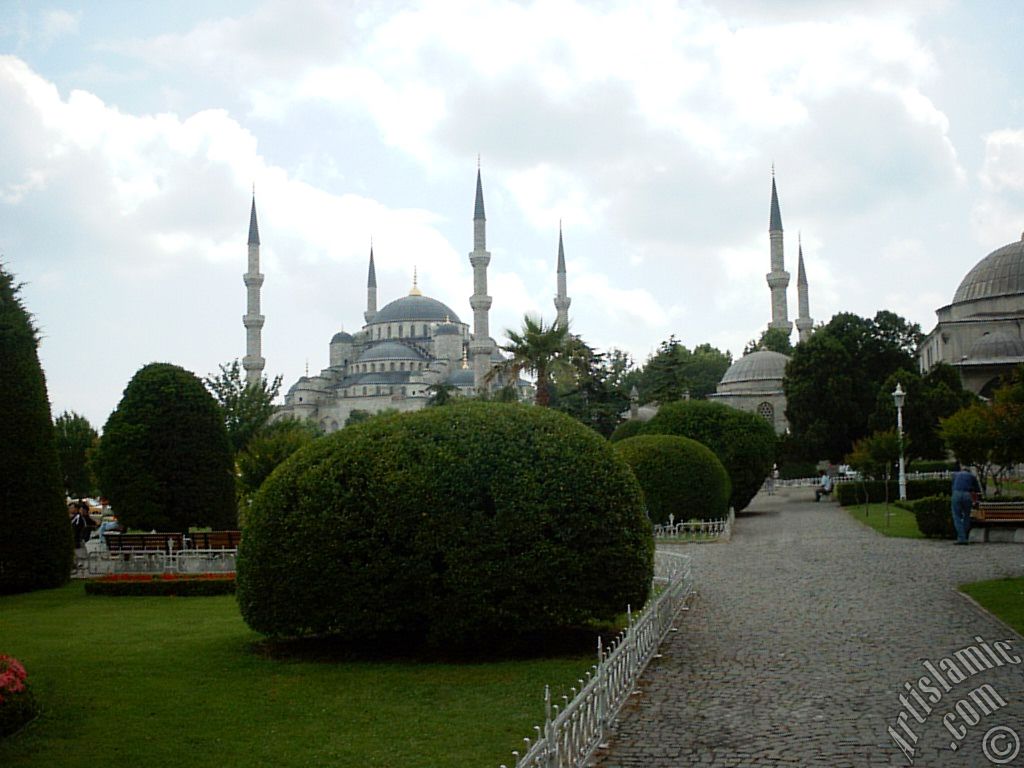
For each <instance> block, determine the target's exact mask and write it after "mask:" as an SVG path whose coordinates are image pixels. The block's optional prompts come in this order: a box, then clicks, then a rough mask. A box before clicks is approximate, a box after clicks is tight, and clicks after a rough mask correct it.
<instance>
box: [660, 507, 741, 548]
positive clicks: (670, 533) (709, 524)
mask: <svg viewBox="0 0 1024 768" xmlns="http://www.w3.org/2000/svg"><path fill="white" fill-rule="evenodd" d="M735 522H736V513H735V512H733V510H732V508H730V509H729V515H728V516H727V517H721V518H719V519H717V520H687V521H683V522H679V523H677V522H675V520H674V519H673V516H672V515H669V522H668V523H667V524H664V525H655V526H654V538H655V539H674V540H677V541H680V542H690V541H713V540H716V539H722V540H723V541H728V540H729V538H730V537H731V536H732V526H733V523H735ZM666 543H667V542H666Z"/></svg>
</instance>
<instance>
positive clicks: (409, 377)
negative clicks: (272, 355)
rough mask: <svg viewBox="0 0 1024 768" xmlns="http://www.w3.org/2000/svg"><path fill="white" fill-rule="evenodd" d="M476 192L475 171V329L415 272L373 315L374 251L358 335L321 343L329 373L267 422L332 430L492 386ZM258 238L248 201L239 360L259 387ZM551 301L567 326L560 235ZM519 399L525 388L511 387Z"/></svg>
mask: <svg viewBox="0 0 1024 768" xmlns="http://www.w3.org/2000/svg"><path fill="white" fill-rule="evenodd" d="M485 221H486V219H485V216H484V201H483V189H482V185H481V181H480V173H479V170H478V171H477V178H476V206H475V211H474V216H473V245H474V248H473V251H472V252H471V253H470V254H469V260H470V264H471V265H472V267H473V287H474V293H473V295H472V296H471V297H470V299H469V304H470V307H471V308H472V310H473V324H474V327H473V330H472V332H471V330H470V326H469V324H467V323H464V322H462V320H460V319H459V316H458V314H456V312H455V311H454V310H453V309H452V308H451V307H449V306H447V305H446V304H444V303H442V302H440V301H438V300H436V299H432V298H430V297H429V296H424V295H423V293H422V292H421V291H420V289H419V286H418V284H417V279H416V275H415V273H414V274H413V285H412V290H410V291H409V294H408V295H407V296H402V297H401V298H398V299H395V300H394V301H392V302H390V303H388V304H385V305H384V306H383V307H382V308H381V309H379V310H378V309H377V274H376V268H375V265H374V255H373V249H372V248H371V249H370V264H369V272H368V276H367V291H366V311H365V312H364V313H363V318H364V320H365V325H363V327H362V329H360V330H359V331H358V332H356V333H347V332H345V331H339V332H337V333H335V334H334V336H333V337H332V338H331V340H330V343H329V345H328V366H327V367H326V368H324V369H322V370H321V371H320V373H319V374H317V375H315V376H310V375H308V372H307V375H305V376H302V377H300V378H299V380H298V381H296V382H295V383H294V384H293V385H292V386H291V387H290V388H289V390H288V392H287V394H286V395H285V403H284V405H283V406H281V407H280V408H279V409H278V411H277V413H276V414H275V419H280V418H298V419H304V420H309V421H313V422H315V423H317V424H318V425H319V426H320V427H321V428H322V429H323V430H324V431H326V432H333V431H335V430H337V429H340V428H341V427H343V426H344V425H345V422H346V421H347V419H348V417H349V416H350V415H351V414H352V412H353V411H365V412H367V413H371V414H372V413H378V412H380V411H383V410H398V411H412V410H417V409H419V408H422V407H423V406H425V405H426V404H427V401H428V400H429V399H430V397H431V395H432V394H433V390H432V389H431V387H434V386H435V385H443V386H446V387H449V388H451V389H452V390H453V391H454V392H455V393H457V394H463V395H470V394H475V393H476V392H478V391H480V390H481V389H486V388H489V387H493V386H496V385H498V384H500V382H497V381H494V382H492V381H491V379H490V377H489V375H488V374H489V373H490V372H491V370H492V369H493V368H494V367H495V365H497V364H500V363H501V362H503V361H504V357H503V356H502V354H501V352H500V351H499V350H498V347H497V344H495V342H494V339H492V338H491V337H490V335H489V332H488V312H489V310H490V306H491V297H490V296H487V295H486V292H487V265H488V264H489V262H490V253H489V252H488V251H487V250H486V232H485ZM259 245H260V243H259V232H258V230H257V227H256V204H255V200H254V201H253V208H252V213H251V217H250V225H249V272H248V273H247V274H246V275H245V276H244V280H245V285H246V287H247V288H248V289H249V304H248V308H249V312H248V313H247V314H246V315H245V317H244V318H243V323H244V325H245V327H246V330H247V354H246V357H245V359H244V361H243V363H244V365H245V369H246V373H247V377H251V378H249V381H253V380H255V381H258V380H259V377H260V376H261V375H262V369H263V365H264V360H263V358H262V356H261V354H260V352H261V350H260V329H261V328H262V325H263V316H262V315H261V314H259V288H260V286H261V285H262V282H263V275H261V274H259ZM557 284H558V295H557V296H556V298H555V307H556V310H557V311H558V320H557V321H556V322H560V323H568V317H567V315H566V314H565V312H566V311H567V309H568V306H569V301H570V300H569V298H568V297H567V296H566V295H565V256H564V250H563V246H562V235H561V232H559V236H558V264H557ZM518 386H519V387H520V390H521V392H522V394H524V396H525V395H526V394H527V393H528V391H529V385H528V384H526V383H525V382H520V383H519V384H518Z"/></svg>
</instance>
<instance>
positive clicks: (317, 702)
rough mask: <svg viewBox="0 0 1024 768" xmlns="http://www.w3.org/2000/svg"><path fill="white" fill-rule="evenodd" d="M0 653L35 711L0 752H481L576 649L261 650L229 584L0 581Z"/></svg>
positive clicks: (515, 722)
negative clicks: (171, 588) (14, 664)
mask: <svg viewBox="0 0 1024 768" xmlns="http://www.w3.org/2000/svg"><path fill="white" fill-rule="evenodd" d="M0 616H2V620H0V653H9V654H12V655H14V656H16V657H18V658H19V659H21V660H22V661H23V662H24V663H25V666H26V668H27V670H28V674H29V682H30V683H31V685H32V688H33V690H34V692H35V694H36V697H37V699H38V700H39V701H40V702H41V704H42V706H43V708H44V712H43V714H42V716H41V717H40V718H39V719H37V720H36V721H35V722H33V723H32V724H31V725H29V726H28V728H26V729H25V730H24V731H22V732H21V733H19V734H18V735H16V736H14V737H11V738H8V739H6V740H3V741H0V765H3V766H5V768H18V767H21V766H48V767H53V768H64V767H67V768H77V767H78V766H81V768H94V766H96V765H104V764H112V765H145V766H147V767H150V768H161V767H162V766H168V767H170V766H174V767H175V768H179V767H180V766H181V765H183V764H184V765H189V766H190V768H205V767H207V766H209V768H225V766H236V765H238V766H247V767H248V766H268V767H269V766H274V768H279V767H281V768H286V767H287V766H320V765H324V766H332V768H345V767H346V766H359V767H360V768H373V767H375V766H380V767H383V766H437V765H445V766H474V767H475V768H478V767H479V766H487V765H492V766H497V765H498V764H499V763H501V762H506V763H507V762H509V760H510V757H511V750H512V749H516V748H519V747H521V745H522V743H523V742H522V739H523V737H524V736H530V735H532V733H533V726H534V725H535V724H538V723H539V722H540V720H541V718H542V716H543V693H544V685H545V684H546V683H550V684H551V686H552V693H553V694H561V693H562V692H563V690H566V691H567V690H568V688H569V686H570V685H574V684H575V680H576V679H577V678H578V677H580V676H582V673H583V672H584V671H585V670H586V669H588V668H589V666H590V664H591V663H592V658H591V656H590V655H587V656H582V655H571V656H567V657H564V658H551V659H541V660H528V661H500V662H489V663H474V664H450V663H416V662H413V661H363V662H359V661H345V662H332V663H326V662H323V661H316V660H308V659H296V658H291V659H287V660H275V659H273V658H270V657H269V656H268V655H267V654H265V653H259V652H256V651H255V650H254V647H255V646H256V644H257V643H258V641H260V639H261V638H260V636H259V635H257V634H255V633H254V632H252V631H251V630H249V629H248V628H247V627H246V626H245V624H244V623H243V622H242V619H241V616H240V615H239V612H238V608H237V605H236V603H235V601H234V597H232V596H224V597H196V598H173V597H171V598H159V597H152V598H151V597H139V598H109V597H90V596H86V595H85V594H84V591H83V587H82V584H81V583H75V584H71V585H69V586H66V587H62V588H60V589H55V590H46V591H41V592H36V593H32V594H28V595H15V596H8V597H0Z"/></svg>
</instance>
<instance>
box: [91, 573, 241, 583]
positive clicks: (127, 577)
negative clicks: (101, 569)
mask: <svg viewBox="0 0 1024 768" xmlns="http://www.w3.org/2000/svg"><path fill="white" fill-rule="evenodd" d="M234 578H235V572H234V571H223V572H220V573H111V574H108V575H106V576H101V577H100V578H99V579H97V581H102V582H111V581H142V582H147V581H210V580H214V581H216V580H228V581H233V580H234Z"/></svg>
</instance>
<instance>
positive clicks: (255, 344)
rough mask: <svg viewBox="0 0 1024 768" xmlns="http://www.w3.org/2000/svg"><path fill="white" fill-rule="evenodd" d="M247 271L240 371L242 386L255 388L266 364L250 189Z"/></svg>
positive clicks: (257, 233)
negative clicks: (243, 353)
mask: <svg viewBox="0 0 1024 768" xmlns="http://www.w3.org/2000/svg"><path fill="white" fill-rule="evenodd" d="M248 266H249V269H248V271H247V272H246V273H245V274H244V275H242V282H243V283H244V284H245V297H246V302H245V314H244V315H243V316H242V325H243V326H245V357H243V358H242V368H244V369H245V383H246V384H247V385H249V386H253V385H257V384H259V382H260V379H261V378H262V376H263V368H264V366H265V365H266V363H267V361H266V360H264V359H263V340H262V332H263V322H264V320H265V318H264V317H263V315H261V314H260V288H262V287H263V275H262V274H260V230H259V227H258V226H257V225H256V186H255V185H253V195H252V208H251V210H250V212H249V263H248Z"/></svg>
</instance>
